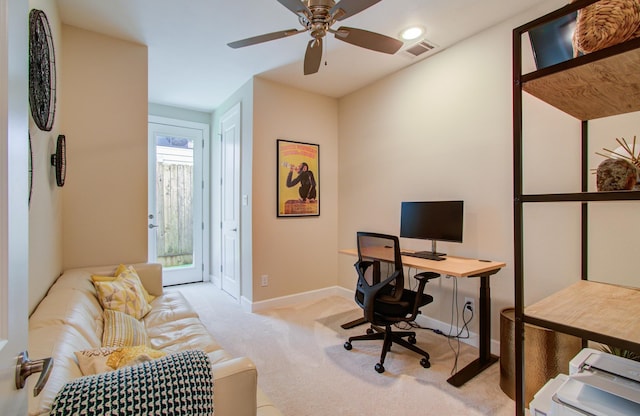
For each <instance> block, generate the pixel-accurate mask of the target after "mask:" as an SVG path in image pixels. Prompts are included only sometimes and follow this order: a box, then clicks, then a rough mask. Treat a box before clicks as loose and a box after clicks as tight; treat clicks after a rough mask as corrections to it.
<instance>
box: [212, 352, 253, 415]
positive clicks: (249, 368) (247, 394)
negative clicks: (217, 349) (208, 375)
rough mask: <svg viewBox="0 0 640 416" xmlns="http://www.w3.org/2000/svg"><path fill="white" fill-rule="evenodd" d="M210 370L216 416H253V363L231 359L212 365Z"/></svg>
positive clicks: (244, 358)
mask: <svg viewBox="0 0 640 416" xmlns="http://www.w3.org/2000/svg"><path fill="white" fill-rule="evenodd" d="M211 370H212V372H213V404H214V407H215V409H216V416H255V415H256V412H257V396H256V393H257V388H258V371H257V370H256V366H255V364H254V363H253V361H251V360H250V359H249V358H246V357H238V358H233V359H230V360H226V361H222V362H218V363H215V364H213V365H212V366H211Z"/></svg>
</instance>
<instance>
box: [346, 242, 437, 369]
mask: <svg viewBox="0 0 640 416" xmlns="http://www.w3.org/2000/svg"><path fill="white" fill-rule="evenodd" d="M357 239H358V261H357V262H356V263H355V265H354V266H355V268H356V270H357V272H358V284H357V286H356V293H355V300H356V303H357V304H358V305H359V306H360V307H361V308H362V309H363V310H364V318H365V319H366V320H367V322H369V323H370V324H371V327H370V328H369V329H367V334H366V335H359V336H354V337H349V340H348V341H347V342H345V343H344V348H345V349H347V350H351V348H353V347H352V345H351V343H352V342H353V341H361V340H376V339H382V340H384V343H383V345H382V354H381V355H380V362H379V363H378V364H376V366H375V369H376V371H377V372H378V373H383V372H384V359H385V357H386V355H387V351H390V350H391V346H392V344H398V345H401V346H403V347H405V348H407V349H409V350H411V351H414V352H416V353H418V354H420V355H422V356H423V358H422V359H421V360H420V364H421V365H422V366H423V367H424V368H429V367H431V363H430V362H429V353H427V352H426V351H424V350H422V349H420V348H418V347H416V346H415V345H414V344H415V343H416V333H415V332H413V331H393V330H392V329H391V326H392V325H394V324H396V323H398V322H411V321H413V320H415V318H416V316H417V315H418V314H419V313H420V311H419V308H420V307H422V306H424V305H427V304H429V303H431V302H433V297H432V296H431V295H428V294H425V293H424V289H425V286H426V284H427V282H428V281H429V280H431V279H434V278H436V277H440V275H439V274H438V273H432V272H424V273H419V274H417V275H415V278H416V279H417V280H418V282H419V284H418V289H417V290H416V291H413V290H409V289H406V288H405V287H404V284H405V282H404V271H403V266H402V257H401V254H400V243H399V240H398V237H396V236H393V235H386V234H377V233H369V232H358V233H357ZM383 269H385V270H383ZM383 275H384V276H385V277H383ZM382 327H384V329H383V328H382ZM407 337H408V339H407V340H405V339H404V338H407Z"/></svg>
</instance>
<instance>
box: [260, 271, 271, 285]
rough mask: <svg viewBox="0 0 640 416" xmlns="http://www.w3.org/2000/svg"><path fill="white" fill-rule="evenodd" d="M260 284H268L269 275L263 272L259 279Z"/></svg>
mask: <svg viewBox="0 0 640 416" xmlns="http://www.w3.org/2000/svg"><path fill="white" fill-rule="evenodd" d="M260 286H269V275H268V274H263V275H262V277H261V280H260Z"/></svg>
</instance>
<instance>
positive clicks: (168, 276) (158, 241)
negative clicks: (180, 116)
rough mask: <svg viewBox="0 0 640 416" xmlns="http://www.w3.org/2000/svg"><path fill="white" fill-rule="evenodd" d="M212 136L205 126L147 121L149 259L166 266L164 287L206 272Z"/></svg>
mask: <svg viewBox="0 0 640 416" xmlns="http://www.w3.org/2000/svg"><path fill="white" fill-rule="evenodd" d="M208 137H209V126H208V125H206V124H201V123H193V122H185V121H180V120H173V119H166V118H163V117H155V116H150V117H149V188H148V189H149V215H148V220H149V221H148V227H149V261H150V262H158V263H161V264H162V265H163V285H165V286H170V285H177V284H183V283H194V282H202V281H203V280H204V276H205V274H206V273H208V267H207V264H206V259H205V258H204V256H203V253H204V252H205V251H204V237H205V235H204V233H205V231H204V230H205V229H208V227H205V225H206V224H205V218H204V216H203V212H205V211H204V209H205V206H204V201H205V200H207V199H205V198H204V195H203V192H204V177H203V171H204V168H205V158H204V157H203V155H204V154H205V152H204V148H205V145H206V143H207V142H208ZM205 138H206V139H207V140H205Z"/></svg>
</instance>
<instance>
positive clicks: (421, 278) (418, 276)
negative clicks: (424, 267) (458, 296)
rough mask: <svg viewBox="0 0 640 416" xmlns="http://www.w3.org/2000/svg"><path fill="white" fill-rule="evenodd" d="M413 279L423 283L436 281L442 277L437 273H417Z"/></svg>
mask: <svg viewBox="0 0 640 416" xmlns="http://www.w3.org/2000/svg"><path fill="white" fill-rule="evenodd" d="M413 277H414V278H415V279H416V280H418V281H420V282H422V281H425V282H428V281H429V280H431V279H436V278H438V277H440V274H438V273H435V272H422V273H417V274H416V275H414V276H413Z"/></svg>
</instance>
